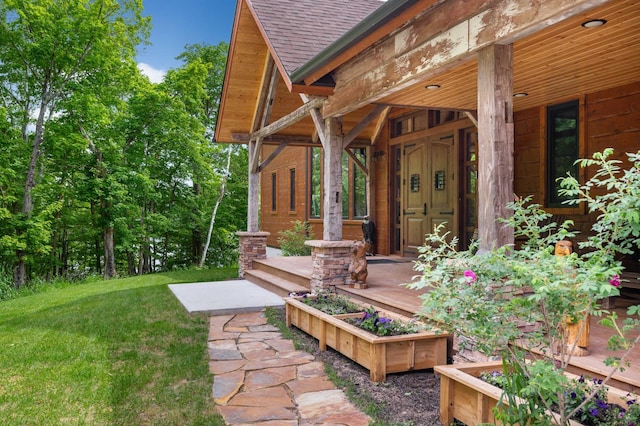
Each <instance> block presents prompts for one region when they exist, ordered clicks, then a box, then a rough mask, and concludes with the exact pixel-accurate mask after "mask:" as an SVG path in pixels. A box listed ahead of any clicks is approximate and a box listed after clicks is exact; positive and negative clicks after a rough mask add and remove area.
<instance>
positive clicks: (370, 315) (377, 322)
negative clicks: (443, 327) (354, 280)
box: [302, 293, 425, 336]
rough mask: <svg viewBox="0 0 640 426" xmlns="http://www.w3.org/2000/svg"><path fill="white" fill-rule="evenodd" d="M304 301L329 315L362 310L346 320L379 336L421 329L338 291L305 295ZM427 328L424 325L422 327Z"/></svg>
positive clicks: (407, 332) (412, 323) (413, 331)
mask: <svg viewBox="0 0 640 426" xmlns="http://www.w3.org/2000/svg"><path fill="white" fill-rule="evenodd" d="M302 302H303V303H305V304H306V305H309V306H311V307H313V308H316V309H318V310H319V311H322V312H324V313H326V314H329V315H341V314H351V313H359V312H362V316H361V317H359V318H347V319H345V321H346V322H348V323H349V324H353V325H355V326H356V327H359V328H361V329H363V330H366V331H368V332H370V333H373V334H376V335H378V336H396V335H399V334H411V333H416V332H418V331H419V329H420V327H419V326H418V325H417V324H416V323H414V322H403V321H400V320H393V319H391V318H387V317H383V316H380V313H379V312H378V311H376V310H375V309H374V308H373V307H367V308H363V307H362V306H361V305H358V304H357V303H355V302H353V301H352V300H351V299H349V298H348V297H347V296H343V295H340V294H336V293H319V294H317V295H303V296H302ZM422 328H423V329H424V328H425V327H424V326H423V327H422Z"/></svg>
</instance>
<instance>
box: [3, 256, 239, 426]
mask: <svg viewBox="0 0 640 426" xmlns="http://www.w3.org/2000/svg"><path fill="white" fill-rule="evenodd" d="M233 277H237V270H236V269H219V270H201V271H196V270H190V271H180V272H174V273H167V274H154V275H145V276H141V277H133V278H125V279H118V280H111V281H99V282H92V283H88V284H80V285H74V286H68V287H64V288H52V289H50V290H48V291H44V292H42V293H39V294H34V295H30V296H25V297H20V298H17V299H12V300H8V301H4V302H0V424H2V425H27V424H28V425H63V424H70V425H78V424H88V425H103V424H105V425H106V424H108V425H114V424H115V425H139V424H148V425H223V424H224V422H223V421H222V419H221V418H220V417H218V416H217V415H216V414H215V412H214V404H213V400H212V397H211V384H212V376H211V374H210V373H209V371H208V362H207V351H206V344H207V331H208V317H206V316H204V315H189V314H187V312H186V310H185V309H184V307H183V306H182V305H181V304H180V302H179V301H178V300H177V299H176V298H175V297H174V296H173V293H171V291H170V290H169V288H168V287H167V284H172V283H180V282H198V281H211V280H224V279H228V278H233Z"/></svg>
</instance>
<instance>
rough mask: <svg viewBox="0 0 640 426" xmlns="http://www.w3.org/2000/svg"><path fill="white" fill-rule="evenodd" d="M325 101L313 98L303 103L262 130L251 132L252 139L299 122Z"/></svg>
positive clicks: (268, 134)
mask: <svg viewBox="0 0 640 426" xmlns="http://www.w3.org/2000/svg"><path fill="white" fill-rule="evenodd" d="M324 102H325V99H324V98H313V99H311V100H309V102H307V103H306V104H303V105H302V106H300V107H299V108H297V109H296V110H294V111H293V112H291V113H290V114H288V115H285V116H284V117H281V118H279V119H278V120H276V121H274V122H273V123H271V124H269V125H266V126H264V127H263V128H261V129H260V130H257V131H255V132H253V133H251V140H257V139H258V138H264V137H266V136H270V135H273V134H274V133H277V132H279V131H280V130H282V129H284V128H287V127H289V126H291V125H292V124H295V123H297V122H298V121H300V120H302V119H303V118H305V117H306V116H307V115H309V114H310V113H311V111H312V110H313V109H317V108H320V107H322V104H323V103H324Z"/></svg>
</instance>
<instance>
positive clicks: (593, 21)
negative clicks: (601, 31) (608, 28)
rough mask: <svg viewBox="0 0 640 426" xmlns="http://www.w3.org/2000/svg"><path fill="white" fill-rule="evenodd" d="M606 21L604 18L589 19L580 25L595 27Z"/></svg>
mask: <svg viewBox="0 0 640 426" xmlns="http://www.w3.org/2000/svg"><path fill="white" fill-rule="evenodd" d="M606 23H607V20H606V19H591V20H589V21H584V22H583V23H582V24H581V25H582V26H583V27H585V28H595V27H600V26H602V25H604V24H606Z"/></svg>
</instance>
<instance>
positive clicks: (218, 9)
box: [137, 0, 236, 82]
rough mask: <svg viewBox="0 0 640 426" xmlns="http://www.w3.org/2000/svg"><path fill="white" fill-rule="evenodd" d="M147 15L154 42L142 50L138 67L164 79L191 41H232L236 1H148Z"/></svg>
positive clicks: (214, 43)
mask: <svg viewBox="0 0 640 426" xmlns="http://www.w3.org/2000/svg"><path fill="white" fill-rule="evenodd" d="M143 5H144V13H143V15H144V16H151V24H152V26H153V27H152V29H151V36H150V37H149V41H150V42H151V45H149V46H146V47H145V48H144V50H142V49H139V51H138V57H137V60H138V68H140V69H141V70H142V71H143V72H144V73H145V74H146V75H148V76H149V78H150V79H151V81H153V82H159V81H161V79H162V77H163V76H164V74H165V73H166V72H167V70H169V69H171V68H178V67H179V66H180V65H181V62H180V61H177V60H176V59H175V57H176V56H178V55H179V54H180V53H182V52H183V51H184V46H185V45H187V44H197V43H201V44H211V45H216V44H218V43H219V42H221V41H226V42H229V40H230V38H231V27H232V26H233V17H234V13H235V8H236V0H144V1H143Z"/></svg>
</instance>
